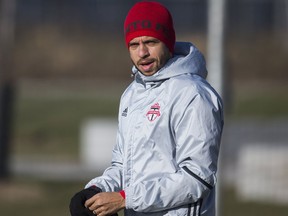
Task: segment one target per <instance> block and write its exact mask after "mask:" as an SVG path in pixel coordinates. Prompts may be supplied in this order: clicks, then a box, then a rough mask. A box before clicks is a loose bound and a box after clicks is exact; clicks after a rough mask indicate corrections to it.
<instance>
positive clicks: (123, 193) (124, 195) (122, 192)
mask: <svg viewBox="0 0 288 216" xmlns="http://www.w3.org/2000/svg"><path fill="white" fill-rule="evenodd" d="M119 193H120V195H121V196H122V197H123V199H126V194H125V191H124V190H121V191H119Z"/></svg>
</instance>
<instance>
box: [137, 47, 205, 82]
mask: <svg viewBox="0 0 288 216" xmlns="http://www.w3.org/2000/svg"><path fill="white" fill-rule="evenodd" d="M132 72H133V74H134V75H135V76H136V77H135V79H136V80H137V81H140V82H141V81H142V82H144V83H147V82H157V81H161V80H165V79H169V78H171V77H174V76H179V75H181V74H195V75H199V76H201V77H202V78H204V79H206V77H207V69H206V62H205V59H204V56H203V55H202V53H201V52H200V51H199V50H198V49H197V48H196V47H195V46H194V45H193V44H192V43H189V42H176V44H175V50H174V56H173V57H172V58H171V59H170V60H169V61H168V62H167V63H166V65H165V66H164V67H163V68H161V69H160V70H159V71H158V72H156V73H155V74H153V75H152V76H145V75H143V74H142V73H141V72H140V71H138V69H137V68H136V67H135V66H133V68H132Z"/></svg>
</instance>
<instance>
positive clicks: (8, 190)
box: [0, 81, 288, 216]
mask: <svg viewBox="0 0 288 216" xmlns="http://www.w3.org/2000/svg"><path fill="white" fill-rule="evenodd" d="M77 83H78V82H77ZM92 83H93V82H92ZM110 84H111V83H110ZM126 85H127V83H125V82H124V83H117V82H115V83H112V84H111V85H109V86H106V85H105V84H104V83H102V82H100V83H96V84H95V85H94V84H92V85H91V83H90V84H87V83H81V82H80V84H79V83H78V85H75V83H74V82H72V84H71V83H70V84H69V83H68V84H67V83H66V85H62V84H61V83H57V82H53V81H52V82H51V83H48V84H47V83H45V84H43V83H42V84H39V82H35V81H23V83H20V84H19V94H18V95H17V100H16V109H15V118H14V135H13V146H12V156H13V157H16V158H17V157H24V158H30V157H38V158H45V159H48V160H53V161H55V160H58V161H59V162H61V161H66V162H67V161H68V162H69V161H75V160H76V161H77V160H78V153H79V152H78V151H79V130H80V128H81V124H82V123H83V121H85V120H86V119H89V118H94V117H103V116H104V117H105V116H106V117H112V118H116V116H117V112H118V102H119V97H120V95H121V92H122V91H123V90H124V88H125V86H126ZM245 85H247V83H246V84H245ZM239 86H240V87H239ZM239 86H235V95H234V97H233V106H232V108H231V113H230V114H229V116H228V118H232V119H237V118H249V117H251V116H253V117H254V118H255V117H256V118H275V117H276V118H279V116H286V117H287V116H288V98H287V97H285V94H286V93H285V92H288V87H287V86H286V85H278V86H274V88H273V90H271V88H270V89H269V88H267V87H266V86H265V85H264V86H261V85H258V86H257V87H255V85H253V84H251V85H247V86H245V88H244V90H243V88H242V89H241V86H242V85H239ZM239 89H241V91H240V90H239ZM251 89H252V90H251ZM85 183H86V181H83V182H76V181H75V182H71V181H69V182H63V181H48V180H47V181H43V180H39V179H35V178H24V177H23V178H21V177H19V176H18V177H13V176H12V177H11V179H10V180H8V181H7V182H0V215H7V216H18V215H19V216H20V215H21V216H28V215H29V216H34V215H35V216H36V215H41V216H48V215H49V216H51V215H53V216H64V215H69V212H68V204H69V200H70V198H71V196H72V195H73V194H74V193H75V192H76V191H78V190H80V189H81V188H82V187H83V185H84V184H85ZM221 194H222V199H221V201H222V202H221V216H243V215H245V216H270V215H278V216H282V215H283V216H284V215H286V214H287V212H288V207H287V206H281V205H271V204H267V203H253V202H244V201H241V200H239V199H238V198H237V195H236V193H235V192H234V191H233V189H231V188H224V189H223V191H222V193H221Z"/></svg>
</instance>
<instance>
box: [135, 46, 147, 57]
mask: <svg viewBox="0 0 288 216" xmlns="http://www.w3.org/2000/svg"><path fill="white" fill-rule="evenodd" d="M138 55H139V57H140V58H145V57H147V56H149V50H148V48H147V46H146V45H145V44H144V43H140V45H139V50H138Z"/></svg>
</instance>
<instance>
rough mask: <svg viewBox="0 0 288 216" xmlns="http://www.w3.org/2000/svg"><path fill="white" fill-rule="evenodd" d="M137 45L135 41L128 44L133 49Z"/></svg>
mask: <svg viewBox="0 0 288 216" xmlns="http://www.w3.org/2000/svg"><path fill="white" fill-rule="evenodd" d="M137 46H138V44H137V43H131V44H129V47H130V48H131V49H135V48H137Z"/></svg>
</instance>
